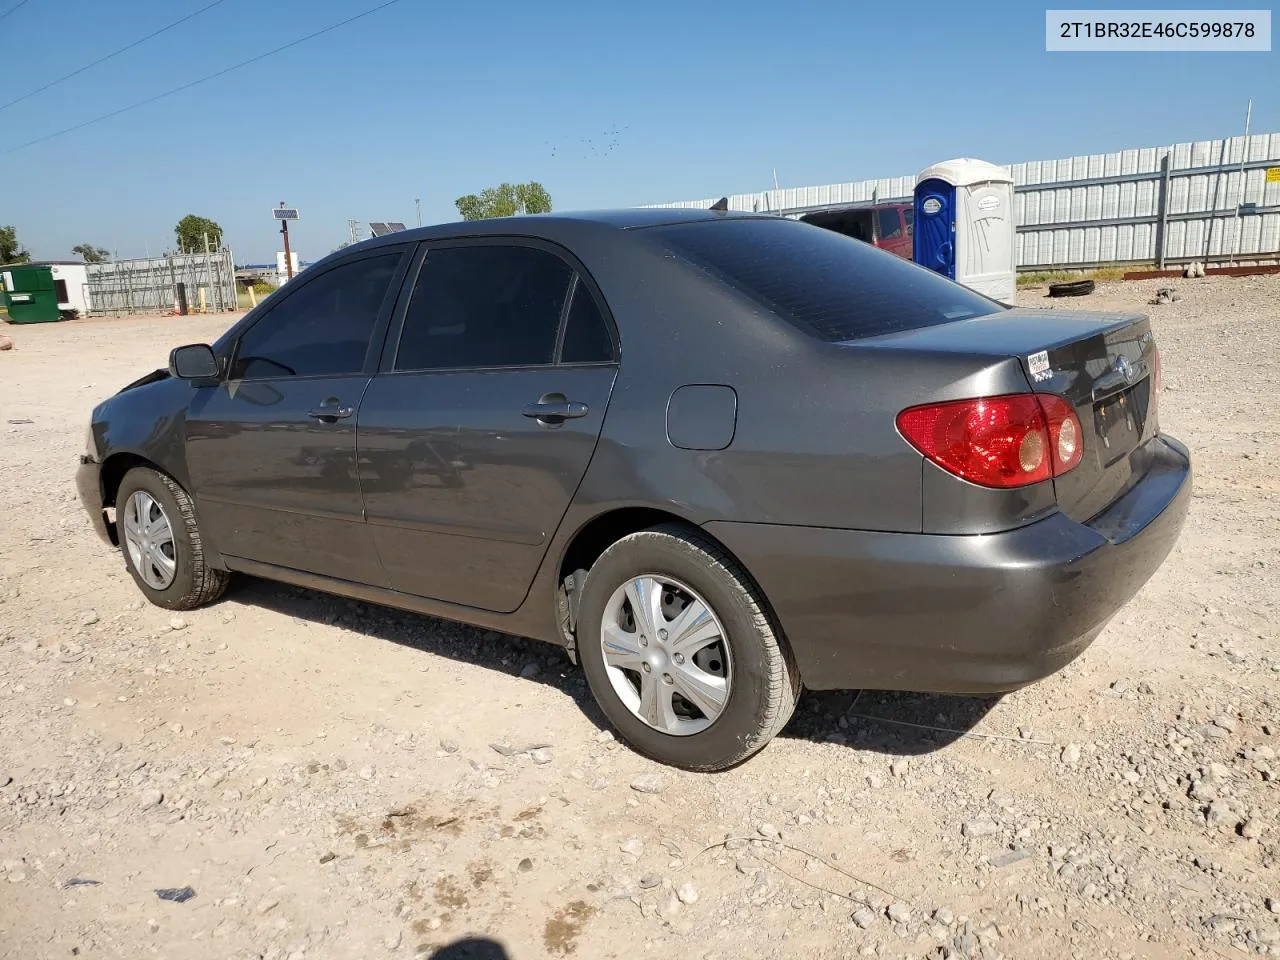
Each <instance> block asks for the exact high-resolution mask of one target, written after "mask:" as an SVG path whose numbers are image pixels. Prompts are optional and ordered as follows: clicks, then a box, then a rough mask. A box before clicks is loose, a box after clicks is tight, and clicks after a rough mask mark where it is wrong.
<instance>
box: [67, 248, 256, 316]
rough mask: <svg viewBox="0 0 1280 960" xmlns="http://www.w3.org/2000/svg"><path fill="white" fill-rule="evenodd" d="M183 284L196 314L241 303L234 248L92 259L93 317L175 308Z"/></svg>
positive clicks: (90, 298) (88, 286)
mask: <svg viewBox="0 0 1280 960" xmlns="http://www.w3.org/2000/svg"><path fill="white" fill-rule="evenodd" d="M179 285H182V289H183V290H184V291H185V293H186V300H187V307H188V309H189V310H190V311H191V312H192V313H196V312H204V313H221V312H223V311H227V310H235V309H236V308H237V307H236V270H235V260H234V258H233V257H232V254H231V251H230V250H220V251H218V252H215V253H182V254H176V253H175V254H171V255H169V256H164V257H147V258H144V259H140V260H117V261H115V262H113V263H94V264H90V265H89V267H88V282H87V284H86V290H85V294H86V297H85V299H86V301H87V302H88V304H89V314H90V316H113V315H114V316H119V315H125V314H136V313H172V312H173V310H174V305H175V303H176V302H177V299H178V289H179Z"/></svg>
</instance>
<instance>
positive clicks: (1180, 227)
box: [649, 133, 1280, 269]
mask: <svg viewBox="0 0 1280 960" xmlns="http://www.w3.org/2000/svg"><path fill="white" fill-rule="evenodd" d="M1242 165H1243V169H1242ZM1273 167H1280V133H1263V134H1255V135H1253V136H1250V137H1247V138H1246V137H1228V138H1226V139H1224V140H1198V141H1196V142H1194V143H1175V144H1172V145H1170V146H1167V147H1133V148H1130V149H1127V150H1119V151H1116V152H1115V153H1105V154H1089V155H1083V156H1077V157H1062V158H1060V159H1057V160H1031V161H1027V162H1023V163H1015V164H1012V165H1011V166H1006V167H1005V168H1004V169H1005V170H1007V171H1009V173H1010V175H1011V176H1012V177H1013V181H1014V218H1015V219H1014V222H1015V224H1016V226H1017V231H1018V232H1017V239H1016V248H1015V249H1016V251H1017V259H1018V266H1019V268H1020V269H1047V268H1051V267H1085V266H1096V265H1100V264H1106V263H1126V262H1130V263H1132V262H1139V263H1153V262H1161V263H1163V262H1165V261H1187V260H1230V259H1236V260H1249V261H1280V180H1268V178H1267V170H1268V168H1273ZM914 186H915V178H914V177H887V178H882V179H879V180H862V181H859V182H856V183H836V184H830V185H827V186H817V187H788V188H785V189H779V190H762V191H759V192H758V193H738V194H733V195H732V196H730V197H729V209H731V210H745V211H760V212H765V211H767V212H772V213H781V214H783V215H785V216H793V217H795V216H800V215H802V214H804V213H808V212H812V211H815V210H821V209H824V208H828V207H835V206H841V205H845V204H855V203H871V202H874V201H878V202H882V203H883V202H889V201H904V200H907V199H909V198H910V197H911V195H912V192H913V190H914ZM714 202H715V200H714V198H712V199H706V200H690V201H682V202H678V203H660V204H650V205H649V206H655V207H691V208H701V209H706V208H707V207H709V206H711V204H712V203H714Z"/></svg>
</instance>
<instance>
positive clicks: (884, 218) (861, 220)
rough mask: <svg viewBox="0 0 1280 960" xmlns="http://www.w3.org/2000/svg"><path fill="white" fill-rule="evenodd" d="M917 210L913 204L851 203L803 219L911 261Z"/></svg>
mask: <svg viewBox="0 0 1280 960" xmlns="http://www.w3.org/2000/svg"><path fill="white" fill-rule="evenodd" d="M915 213H916V211H915V207H914V206H913V205H912V204H910V203H875V204H858V205H852V204H851V205H849V206H843V207H832V208H830V209H827V210H816V211H814V212H813V213H806V214H804V215H803V216H802V217H800V219H801V220H803V221H804V222H805V223H812V224H814V225H815V226H818V227H826V228H827V229H828V230H834V231H835V232H836V233H843V234H845V235H846V236H849V237H853V238H855V239H857V240H862V241H864V242H866V243H870V244H873V245H875V246H877V247H879V248H880V249H881V250H888V251H889V252H890V253H894V254H897V255H898V256H900V257H902V258H903V259H904V260H910V259H911V232H912V228H913V227H914V226H915Z"/></svg>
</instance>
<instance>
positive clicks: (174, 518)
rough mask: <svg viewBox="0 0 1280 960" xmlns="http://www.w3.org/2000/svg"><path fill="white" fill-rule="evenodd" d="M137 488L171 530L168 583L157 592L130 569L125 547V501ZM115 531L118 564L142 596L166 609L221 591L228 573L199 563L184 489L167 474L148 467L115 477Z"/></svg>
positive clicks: (199, 546) (199, 545) (186, 606)
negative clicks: (117, 481) (117, 485)
mask: <svg viewBox="0 0 1280 960" xmlns="http://www.w3.org/2000/svg"><path fill="white" fill-rule="evenodd" d="M138 491H144V492H145V493H147V494H149V495H150V496H151V498H152V499H153V500H155V501H156V503H157V504H159V506H160V509H161V510H163V511H164V514H165V517H166V519H167V520H168V521H169V526H170V528H171V529H172V531H173V552H174V555H175V556H174V559H175V561H176V563H175V567H174V576H173V582H172V583H170V584H169V585H168V586H167V587H166V588H164V589H162V590H159V589H156V588H155V587H153V586H151V585H150V584H148V583H147V582H146V581H145V580H144V579H143V577H142V574H141V573H139V572H138V570H137V569H136V568H135V567H134V564H133V560H132V558H131V557H130V556H129V549H128V547H127V545H126V539H125V537H126V535H125V529H124V523H125V519H124V518H125V505H126V504H127V503H128V502H129V498H130V497H131V496H133V495H134V494H135V493H137V492H138ZM116 529H117V530H118V532H119V539H120V552H121V553H122V554H123V555H124V565H125V567H126V568H127V569H128V571H129V574H130V575H131V576H132V577H133V581H134V583H136V584H137V585H138V589H139V590H141V591H142V593H143V595H144V596H146V598H147V599H148V600H150V601H151V602H152V603H154V604H155V605H156V606H157V607H164V608H166V609H168V610H193V609H195V608H196V607H202V606H205V605H206V604H209V603H212V602H213V601H215V600H217V599H218V597H220V596H222V593H223V591H224V590H226V589H227V580H228V579H229V574H228V573H227V572H226V571H225V570H215V569H213V568H212V567H210V566H209V565H208V564H207V563H206V562H205V556H204V544H203V541H202V540H201V537H200V529H199V527H198V526H197V524H196V513H195V504H194V503H193V502H192V500H191V497H190V496H189V495H188V494H187V491H185V490H183V489H182V487H180V486H179V485H178V483H177V482H176V481H175V480H174V479H173V478H172V477H170V476H168V475H166V474H163V473H161V472H159V471H158V470H153V469H151V468H150V467H134V468H133V469H132V470H130V471H129V472H128V473H126V474H125V475H124V479H123V480H121V481H120V489H119V491H118V492H117V493H116Z"/></svg>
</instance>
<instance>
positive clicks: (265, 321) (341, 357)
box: [231, 252, 402, 380]
mask: <svg viewBox="0 0 1280 960" xmlns="http://www.w3.org/2000/svg"><path fill="white" fill-rule="evenodd" d="M401 256H402V254H401V253H399V252H396V253H390V254H383V255H381V256H376V257H367V258H365V259H362V260H354V261H351V262H350V263H344V264H342V265H341V266H337V267H334V268H333V269H332V270H327V271H325V272H324V273H323V274H321V275H320V276H318V277H314V278H308V277H306V275H305V274H304V275H303V276H302V277H300V278H299V279H297V280H294V281H293V282H294V283H300V284H304V286H302V288H301V289H300V290H293V291H290V290H288V288H286V289H285V291H282V293H281V294H277V296H282V295H283V294H287V296H285V297H284V299H282V300H281V302H280V304H279V306H277V307H275V308H273V309H271V310H269V311H268V312H267V314H266V315H265V316H264V317H262V319H260V320H259V321H258V322H257V323H255V324H254V325H253V326H252V327H250V328H249V330H248V331H247V332H246V333H245V334H244V335H243V336H242V337H241V338H240V346H239V348H238V349H237V350H236V359H235V363H234V365H233V367H232V371H231V379H232V380H264V379H274V378H276V377H337V376H342V375H344V374H355V373H360V372H361V371H362V370H363V369H364V359H365V355H366V354H367V353H368V351H369V340H370V338H371V337H372V336H373V328H374V326H375V325H376V324H377V322H378V314H379V313H380V312H381V310H382V302H383V300H384V299H385V298H386V296H387V291H388V290H389V288H390V286H391V279H392V277H393V276H395V272H396V267H397V266H398V265H399V263H400V257H401Z"/></svg>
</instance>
